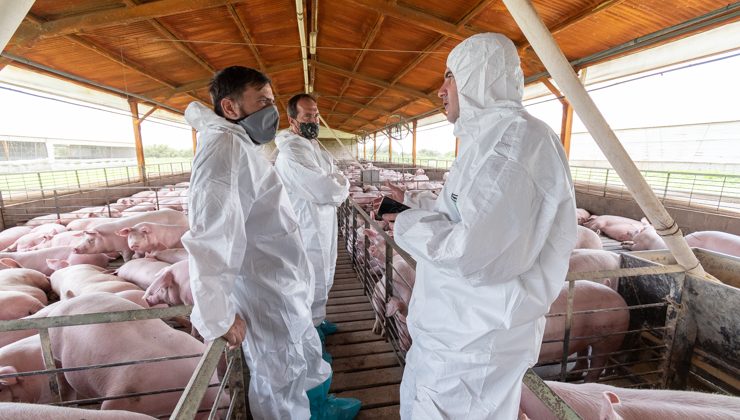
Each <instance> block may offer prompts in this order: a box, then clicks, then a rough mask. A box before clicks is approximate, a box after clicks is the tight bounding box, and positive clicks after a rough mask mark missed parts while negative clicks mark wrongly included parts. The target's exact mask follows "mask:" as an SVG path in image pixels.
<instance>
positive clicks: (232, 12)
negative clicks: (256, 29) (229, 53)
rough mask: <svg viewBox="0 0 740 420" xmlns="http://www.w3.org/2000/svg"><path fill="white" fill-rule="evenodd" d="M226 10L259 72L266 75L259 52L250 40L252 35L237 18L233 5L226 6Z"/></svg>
mask: <svg viewBox="0 0 740 420" xmlns="http://www.w3.org/2000/svg"><path fill="white" fill-rule="evenodd" d="M226 8H227V9H228V10H229V14H230V15H231V19H232V20H233V21H234V24H235V25H236V27H237V28H238V29H239V33H241V34H242V38H244V42H246V43H247V47H248V48H249V51H251V52H252V55H253V56H254V59H255V60H256V61H257V65H258V66H259V69H260V71H262V72H263V73H266V69H265V63H264V61H262V58H261V57H260V52H259V50H257V46H256V45H254V40H253V39H252V35H250V33H249V30H248V29H247V26H246V25H245V24H244V22H243V21H242V18H241V17H239V13H237V11H236V8H235V7H234V6H233V5H231V4H230V5H228V6H226Z"/></svg>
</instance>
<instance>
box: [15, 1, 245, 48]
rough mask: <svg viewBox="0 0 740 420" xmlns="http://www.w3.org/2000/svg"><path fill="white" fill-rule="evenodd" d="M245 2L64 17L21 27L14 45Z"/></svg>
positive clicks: (163, 4) (160, 4) (159, 5)
mask: <svg viewBox="0 0 740 420" xmlns="http://www.w3.org/2000/svg"><path fill="white" fill-rule="evenodd" d="M240 1H244V0H160V1H154V2H151V3H145V4H141V5H138V6H134V7H121V8H117V9H111V10H102V11H98V12H92V13H84V14H80V15H75V16H70V17H67V18H61V19H57V20H53V21H49V22H45V23H44V24H42V25H40V26H39V27H36V26H34V25H22V26H21V27H20V28H19V30H18V31H17V32H16V34H15V36H13V38H12V39H11V42H12V43H13V44H14V45H16V46H27V45H28V44H29V43H31V42H33V41H35V40H38V39H44V38H50V37H56V36H63V35H70V34H74V33H78V32H83V31H87V30H92V29H98V28H105V27H109V26H118V25H126V24H131V23H135V22H141V21H144V20H149V19H153V18H158V17H162V16H170V15H175V14H179V13H187V12H193V11H196V10H201V9H207V8H211V7H218V6H223V5H226V4H232V3H238V2H240Z"/></svg>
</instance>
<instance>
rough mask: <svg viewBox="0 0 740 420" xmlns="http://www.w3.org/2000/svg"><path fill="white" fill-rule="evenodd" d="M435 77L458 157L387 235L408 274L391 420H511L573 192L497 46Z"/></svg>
mask: <svg viewBox="0 0 740 420" xmlns="http://www.w3.org/2000/svg"><path fill="white" fill-rule="evenodd" d="M447 67H448V68H447V70H446V71H445V74H444V83H443V85H442V87H441V88H440V90H439V96H440V98H442V101H443V104H444V106H445V109H446V111H447V119H448V120H449V121H450V122H452V123H454V124H455V127H454V133H455V136H457V137H458V138H459V139H460V148H461V153H460V155H459V156H458V158H457V160H456V162H455V164H454V165H453V166H452V168H451V169H450V175H449V178H448V180H447V183H446V184H445V186H444V189H443V190H442V192H441V194H440V196H439V198H438V199H436V200H435V201H429V200H427V201H426V204H430V203H431V204H433V207H431V208H428V209H423V208H419V209H413V208H412V209H410V210H406V211H405V212H403V213H401V214H400V215H399V216H398V217H397V218H396V224H395V227H394V233H395V235H394V236H395V240H396V242H397V243H398V245H399V246H400V247H401V248H403V249H405V250H406V251H408V252H409V253H410V254H411V255H412V256H413V257H414V258H415V259H416V261H417V264H418V265H417V266H416V284H415V286H414V293H413V295H412V298H411V302H410V305H409V315H408V318H407V321H408V328H409V333H410V334H411V337H412V339H413V345H412V346H411V349H410V351H409V353H408V355H407V358H406V369H405V371H404V375H403V381H402V383H401V418H402V419H405V420H409V419H414V420H432V419H476V420H481V419H496V420H501V419H515V418H516V417H517V413H518V406H519V397H520V392H521V381H522V377H523V375H524V372H525V371H526V369H527V368H528V367H529V366H531V365H533V364H534V363H535V362H536V361H537V356H538V353H539V349H540V344H541V341H542V335H543V333H544V327H545V318H544V315H545V314H546V313H547V311H548V310H549V308H550V304H551V303H552V302H553V301H554V300H555V297H556V296H557V295H558V292H559V291H560V289H561V287H562V286H563V284H564V281H565V276H566V273H567V271H568V257H569V255H570V253H571V250H572V249H573V247H574V245H575V241H576V219H575V200H574V193H573V186H572V181H571V179H570V175H569V171H568V163H567V159H566V157H565V153H564V152H563V148H562V147H561V146H560V141H559V139H558V136H557V135H556V134H555V133H553V131H552V130H551V129H550V128H549V127H548V126H547V125H546V124H545V123H543V122H542V121H540V120H538V119H536V118H534V117H532V116H531V115H529V114H528V113H527V112H526V111H525V110H524V108H523V107H522V104H521V100H522V91H523V76H522V71H521V68H520V66H519V57H518V56H517V51H516V48H515V47H514V44H513V43H512V42H511V41H510V40H509V39H508V38H506V37H504V36H503V35H499V34H478V35H474V36H472V37H470V38H468V39H467V40H465V41H463V42H462V43H461V44H460V45H458V46H457V47H455V48H454V49H453V50H452V52H450V55H449V56H448V58H447ZM416 204H417V205H419V204H421V205H424V204H425V203H424V201H421V202H417V203H416Z"/></svg>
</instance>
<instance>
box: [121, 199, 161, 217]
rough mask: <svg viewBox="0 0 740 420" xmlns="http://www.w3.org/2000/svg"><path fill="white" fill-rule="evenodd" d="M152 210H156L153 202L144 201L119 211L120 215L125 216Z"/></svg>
mask: <svg viewBox="0 0 740 420" xmlns="http://www.w3.org/2000/svg"><path fill="white" fill-rule="evenodd" d="M154 210H157V206H156V205H155V204H154V203H149V202H144V203H139V204H137V205H135V206H132V207H129V208H127V209H126V210H124V211H122V212H121V215H122V216H124V217H125V216H130V215H133V214H136V213H145V212H150V211H154Z"/></svg>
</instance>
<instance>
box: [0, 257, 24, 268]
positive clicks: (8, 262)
mask: <svg viewBox="0 0 740 420" xmlns="http://www.w3.org/2000/svg"><path fill="white" fill-rule="evenodd" d="M0 265H4V266H6V267H8V268H23V266H22V265H20V264H19V263H18V261H16V260H14V259H12V258H1V259H0Z"/></svg>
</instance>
